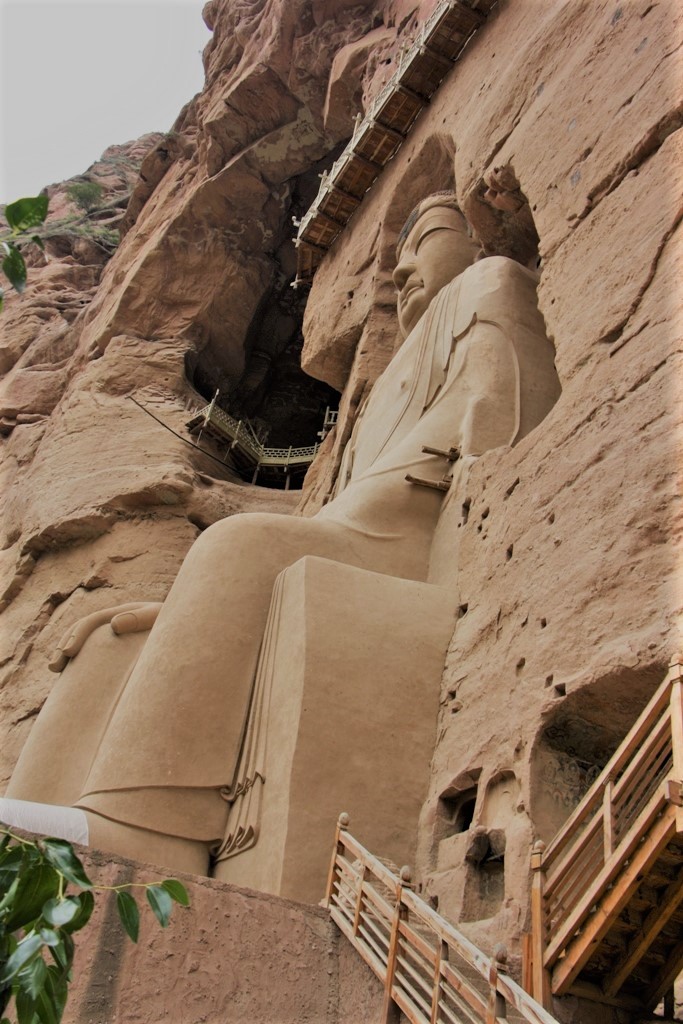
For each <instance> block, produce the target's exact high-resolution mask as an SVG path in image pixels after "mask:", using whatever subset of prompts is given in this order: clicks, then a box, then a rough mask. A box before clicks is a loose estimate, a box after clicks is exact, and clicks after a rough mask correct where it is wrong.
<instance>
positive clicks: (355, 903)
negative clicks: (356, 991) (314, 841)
mask: <svg viewBox="0 0 683 1024" xmlns="http://www.w3.org/2000/svg"><path fill="white" fill-rule="evenodd" d="M348 824H349V818H348V815H346V814H342V815H340V817H339V822H338V825H337V834H336V841H335V848H334V853H333V856H332V863H331V865H330V872H329V878H328V884H327V896H326V900H327V906H328V908H329V910H330V914H331V917H332V920H333V921H334V922H335V924H336V925H337V926H338V927H339V928H340V930H341V931H342V932H343V933H344V935H345V936H346V938H347V939H348V940H349V942H351V944H352V945H353V946H354V948H355V949H356V950H357V952H358V953H359V954H360V955H361V957H362V958H363V960H364V961H365V962H366V964H368V966H369V967H370V968H371V969H372V970H373V971H374V973H375V974H376V975H377V977H378V978H379V979H380V981H381V982H382V983H383V985H384V1003H383V1010H382V1019H381V1022H378V1024H390V1022H395V1021H397V1020H398V1014H399V1011H400V1012H402V1013H403V1014H404V1015H405V1017H406V1018H407V1019H408V1021H410V1022H411V1024H461V1022H462V1024H506V1022H507V1024H524V1022H529V1024H557V1021H556V1019H555V1018H554V1017H553V1016H551V1014H550V1013H548V1012H547V1011H546V1010H544V1009H543V1007H542V1006H540V1005H539V1004H538V1003H537V1002H536V1001H535V1000H534V999H533V998H532V997H531V996H530V995H529V994H528V993H526V992H525V991H524V990H523V989H522V988H521V987H520V986H519V985H517V984H516V983H515V982H514V981H513V980H512V979H511V978H509V977H508V975H507V974H506V972H505V961H506V959H507V954H506V953H505V950H504V947H502V946H501V947H498V948H497V951H496V955H495V956H494V958H493V959H492V958H490V957H488V956H486V955H485V954H484V953H482V952H481V950H479V949H477V947H476V946H475V945H474V944H473V943H472V942H470V941H469V939H467V938H466V937H465V936H464V935H463V934H461V932H459V931H458V930H457V929H456V928H454V927H453V926H452V925H450V924H448V922H447V921H445V920H444V919H443V918H442V917H440V916H439V915H438V914H437V913H436V912H435V911H434V910H432V909H431V907H429V906H427V904H426V903H425V902H424V901H423V900H421V899H420V898H419V897H418V896H416V895H415V893H414V892H413V891H412V889H411V886H410V872H409V870H408V869H407V868H402V869H401V870H400V872H397V871H392V870H391V869H390V868H389V867H388V866H387V865H386V864H385V863H383V862H382V861H380V860H379V859H378V858H377V857H374V856H373V855H372V854H371V853H369V852H368V851H367V850H366V849H365V848H364V847H363V846H361V844H360V843H359V842H357V840H356V839H354V838H353V836H351V835H350V834H349V832H348V831H347V827H348Z"/></svg>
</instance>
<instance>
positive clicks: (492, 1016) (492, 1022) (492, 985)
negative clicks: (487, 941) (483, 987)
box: [486, 943, 508, 1024]
mask: <svg viewBox="0 0 683 1024" xmlns="http://www.w3.org/2000/svg"><path fill="white" fill-rule="evenodd" d="M507 958H508V952H507V949H506V948H505V946H504V945H503V944H502V943H499V945H497V946H496V948H495V950H494V953H493V958H492V960H491V965H490V967H489V1001H488V1003H487V1006H486V1024H497V1022H498V1021H499V1020H507V1007H506V1005H505V999H504V998H503V996H502V995H501V993H500V992H499V991H498V975H499V974H505V972H506V966H505V965H506V964H507Z"/></svg>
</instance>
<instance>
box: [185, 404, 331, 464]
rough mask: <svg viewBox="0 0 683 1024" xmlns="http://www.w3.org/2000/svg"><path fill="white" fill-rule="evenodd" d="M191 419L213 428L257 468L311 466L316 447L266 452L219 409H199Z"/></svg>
mask: <svg viewBox="0 0 683 1024" xmlns="http://www.w3.org/2000/svg"><path fill="white" fill-rule="evenodd" d="M195 416H197V417H198V416H203V417H204V427H203V428H202V429H204V428H205V427H206V426H207V425H208V424H209V423H212V424H213V425H214V426H216V427H217V428H218V429H219V430H220V431H221V433H222V434H224V435H225V437H226V439H228V440H230V441H231V442H232V445H233V446H235V447H239V448H240V449H241V450H242V451H243V452H244V453H245V454H247V455H248V456H249V458H251V459H252V461H253V463H254V464H255V465H259V466H284V467H287V466H296V465H307V464H308V463H310V462H313V459H314V458H315V455H316V453H317V451H318V448H319V445H317V444H311V445H307V446H306V447H303V448H293V447H291V446H290V447H289V448H267V447H266V446H265V445H263V444H261V442H260V441H259V440H258V439H257V438H256V437H255V436H254V435H253V433H252V432H251V430H250V428H249V427H248V425H247V424H246V423H245V421H244V420H236V419H235V417H234V416H231V415H230V414H229V413H227V412H225V410H224V409H221V408H220V406H218V405H216V404H215V401H214V402H211V404H210V405H207V406H205V407H204V408H203V409H199V410H197V412H196V414H195Z"/></svg>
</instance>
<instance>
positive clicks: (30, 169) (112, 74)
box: [0, 0, 211, 202]
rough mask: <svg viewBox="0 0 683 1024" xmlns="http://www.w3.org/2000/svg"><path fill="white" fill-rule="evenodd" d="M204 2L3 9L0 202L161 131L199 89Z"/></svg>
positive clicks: (146, 0) (96, 0)
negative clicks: (111, 149) (112, 149)
mask: <svg viewBox="0 0 683 1024" xmlns="http://www.w3.org/2000/svg"><path fill="white" fill-rule="evenodd" d="M203 5H204V0H137V2H136V3H131V2H129V0H0V66H1V70H0V89H1V101H0V113H1V118H2V120H1V122H0V126H1V130H0V141H1V155H2V159H1V160H0V202H12V201H13V200H15V199H19V198H20V197H22V196H28V195H36V194H37V193H38V192H39V191H40V189H41V188H43V186H45V185H51V184H53V183H54V182H58V181H63V180H64V179H65V178H70V177H73V176H74V175H76V174H82V173H83V171H85V170H86V169H87V168H88V167H89V166H90V164H92V163H93V162H94V161H95V160H97V159H98V158H99V156H100V155H101V154H102V152H103V151H104V150H105V149H106V148H107V146H110V145H112V144H114V143H121V142H128V141H129V140H131V139H136V138H138V137H139V136H140V135H144V134H145V133H146V132H152V131H168V130H169V128H170V127H171V125H172V124H173V122H174V120H175V118H176V116H177V114H178V113H179V112H180V109H181V107H182V106H183V104H184V103H186V102H187V101H188V100H189V99H191V98H192V96H194V94H195V93H196V92H199V90H200V89H201V87H202V84H203V80H204V75H203V69H202V61H201V51H202V50H203V48H204V46H205V45H206V43H207V42H208V41H209V39H210V38H211V36H210V33H209V30H208V29H207V27H206V25H205V24H204V22H203V21H202V7H203Z"/></svg>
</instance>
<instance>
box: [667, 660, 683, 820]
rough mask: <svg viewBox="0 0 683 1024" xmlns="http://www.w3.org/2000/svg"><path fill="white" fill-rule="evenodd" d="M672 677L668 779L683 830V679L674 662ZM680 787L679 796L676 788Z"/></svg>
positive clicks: (671, 797) (670, 670)
mask: <svg viewBox="0 0 683 1024" xmlns="http://www.w3.org/2000/svg"><path fill="white" fill-rule="evenodd" d="M669 674H670V677H671V679H672V684H671V698H670V703H669V708H670V711H671V746H672V753H673V765H672V770H671V777H670V778H669V779H668V780H667V781H668V782H669V783H671V785H670V786H669V793H670V796H669V799H671V802H672V803H674V804H676V806H677V807H678V810H677V811H676V828H677V829H678V831H679V832H680V831H682V830H683V807H682V806H681V804H682V803H683V799H682V798H683V681H682V680H681V666H680V664H678V662H674V663H673V664H672V665H671V668H670V669H669ZM676 787H677V788H678V797H676V795H675V789H676Z"/></svg>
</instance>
